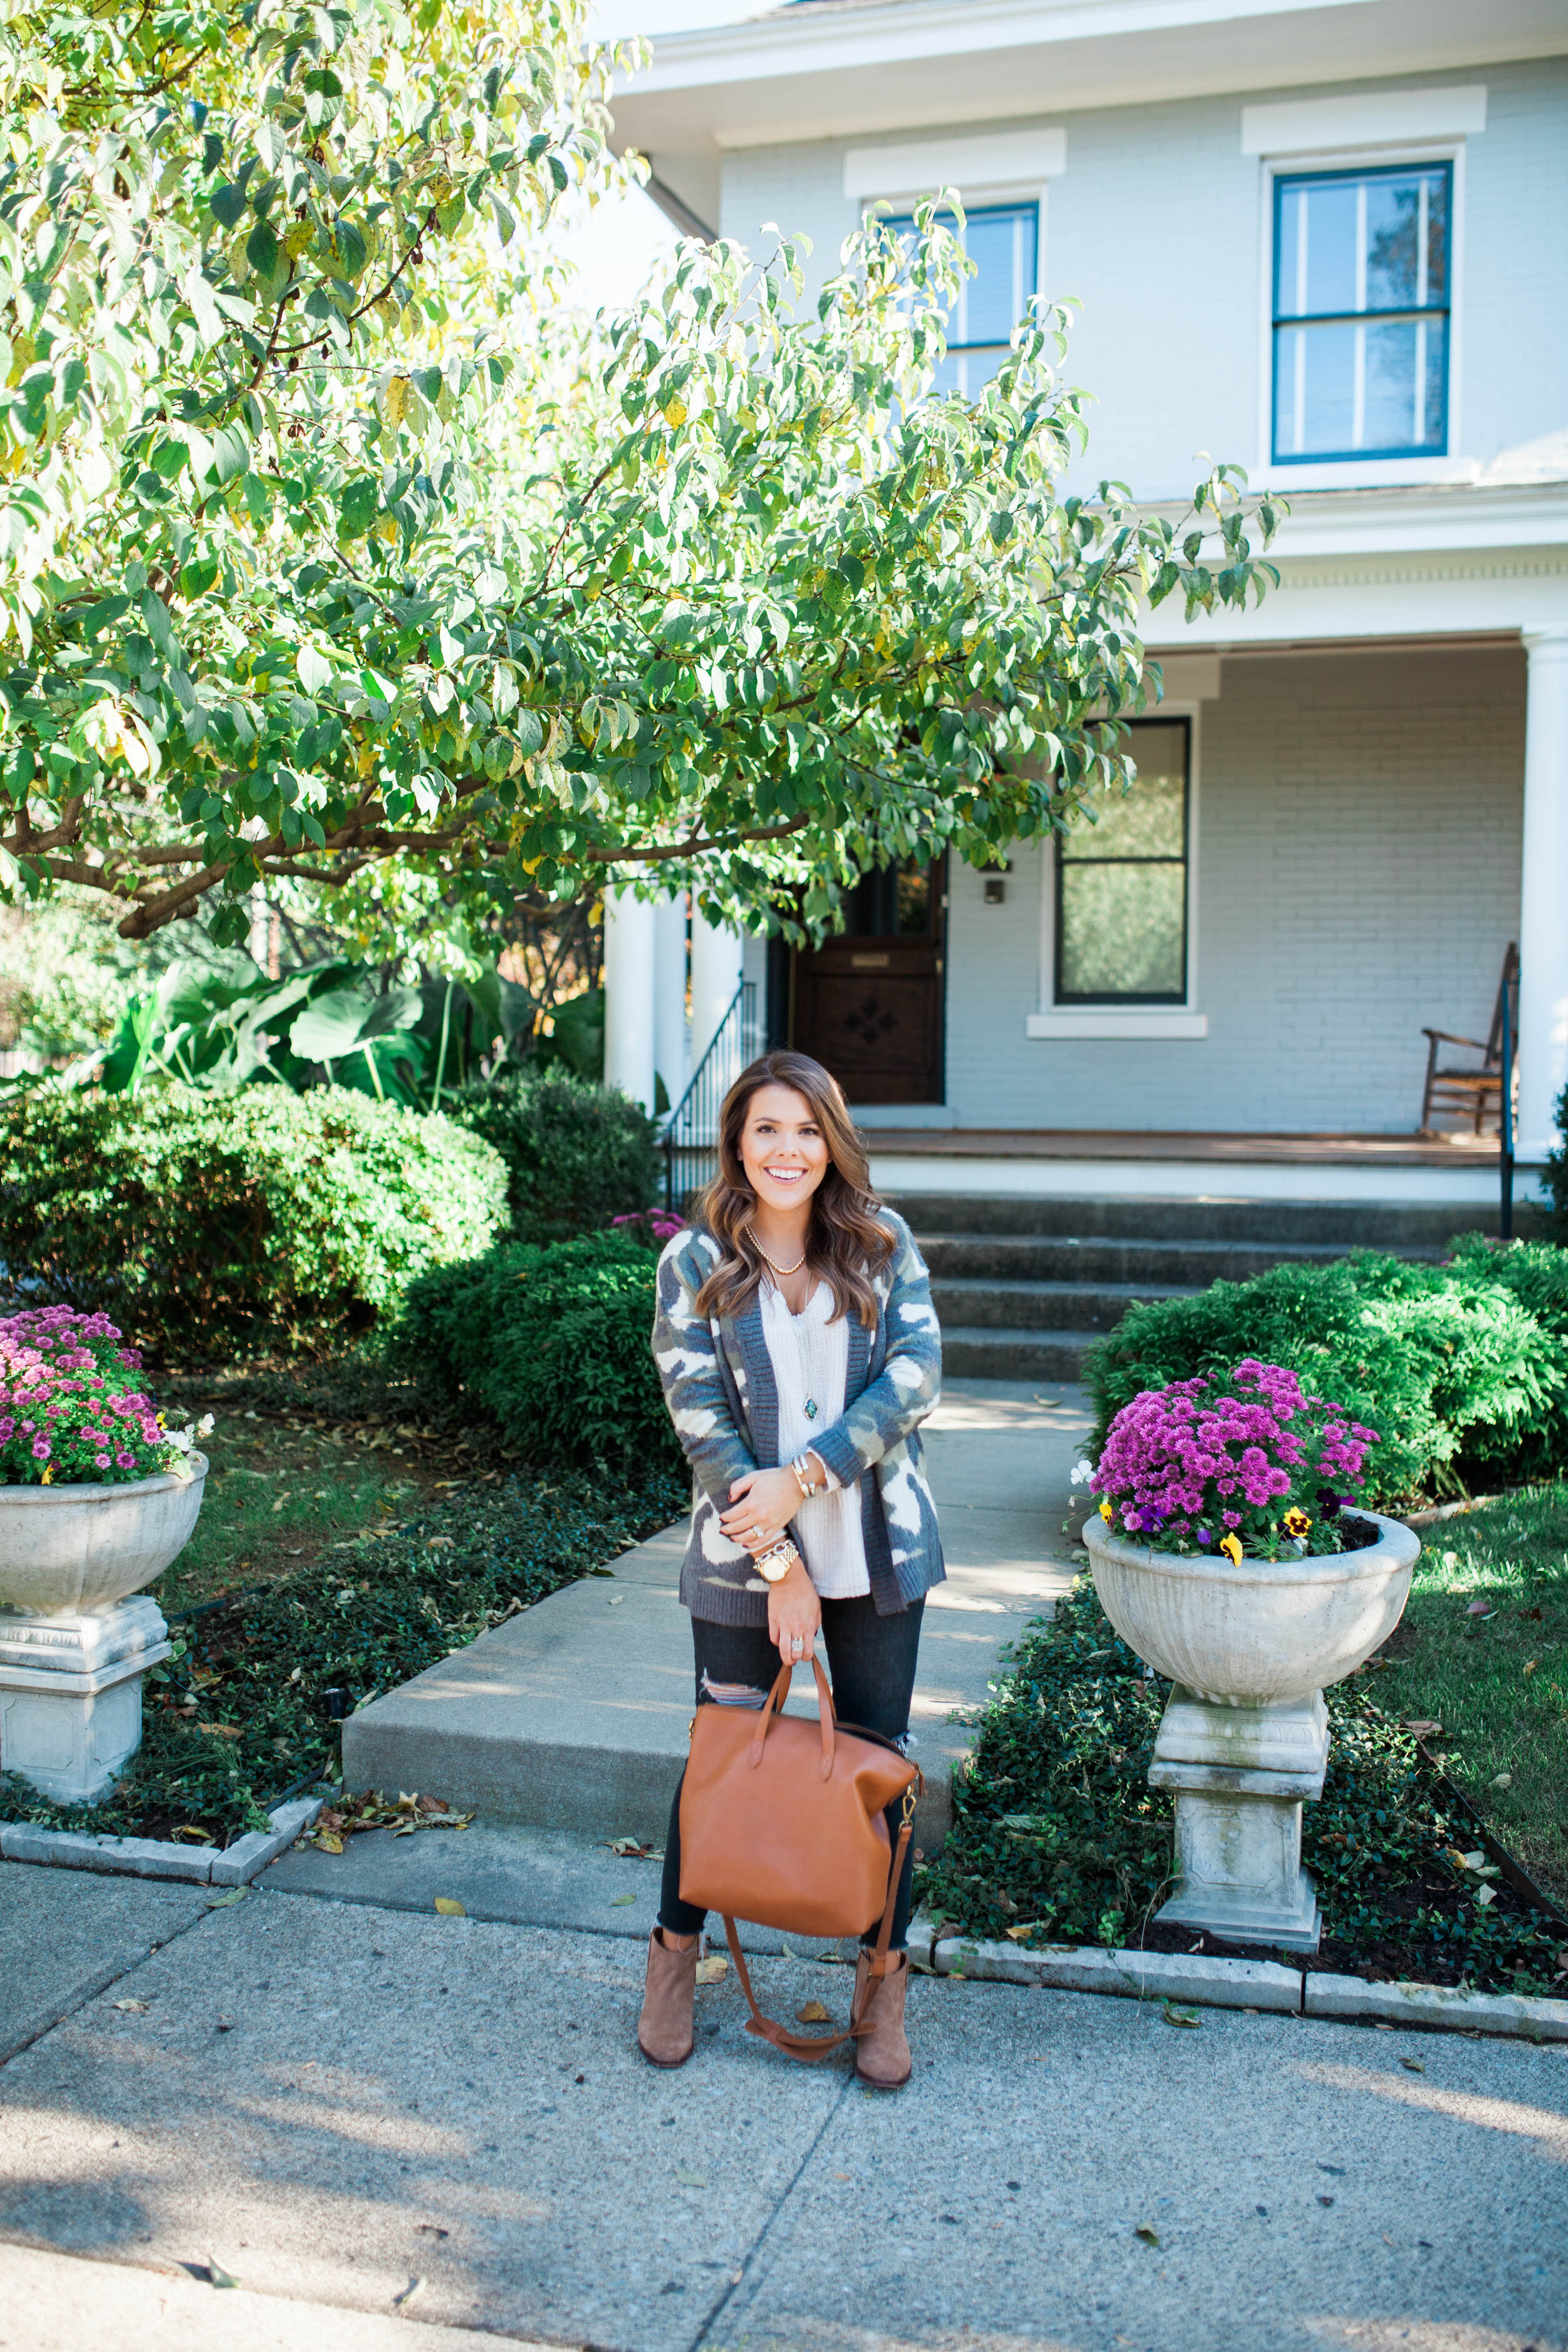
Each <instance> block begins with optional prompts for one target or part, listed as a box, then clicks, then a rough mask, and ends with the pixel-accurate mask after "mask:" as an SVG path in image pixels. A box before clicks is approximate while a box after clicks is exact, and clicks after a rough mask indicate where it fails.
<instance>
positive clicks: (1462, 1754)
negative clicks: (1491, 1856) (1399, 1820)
mask: <svg viewBox="0 0 1568 2352" xmlns="http://www.w3.org/2000/svg"><path fill="white" fill-rule="evenodd" d="M1478 1601H1479V1602H1483V1603H1484V1604H1485V1607H1484V1610H1479V1609H1476V1608H1475V1607H1474V1606H1473V1604H1474V1603H1476V1602H1478ZM1384 1656H1385V1659H1386V1660H1391V1661H1392V1663H1391V1664H1385V1665H1384V1667H1383V1670H1382V1672H1381V1673H1380V1674H1379V1675H1378V1681H1377V1697H1378V1700H1379V1702H1380V1704H1381V1705H1383V1706H1386V1707H1388V1708H1390V1709H1391V1710H1396V1711H1397V1712H1398V1714H1399V1715H1401V1716H1402V1717H1405V1718H1406V1720H1409V1719H1411V1718H1417V1719H1418V1718H1420V1717H1427V1718H1435V1719H1436V1720H1437V1722H1438V1723H1440V1724H1441V1726H1442V1730H1441V1733H1440V1734H1439V1733H1436V1732H1434V1733H1432V1734H1430V1735H1429V1736H1428V1740H1427V1744H1428V1746H1429V1747H1431V1748H1433V1749H1434V1750H1436V1751H1437V1753H1438V1754H1440V1755H1441V1756H1442V1757H1443V1758H1444V1759H1446V1763H1447V1769H1448V1773H1449V1776H1450V1778H1451V1779H1452V1780H1455V1781H1456V1782H1457V1783H1458V1786H1459V1787H1460V1788H1461V1789H1462V1790H1464V1792H1465V1794H1466V1796H1468V1797H1469V1800H1470V1801H1471V1802H1472V1804H1474V1805H1475V1806H1476V1807H1477V1809H1478V1810H1479V1811H1480V1812H1482V1813H1483V1814H1484V1815H1485V1816H1486V1819H1487V1822H1488V1825H1489V1826H1490V1829H1491V1830H1492V1831H1493V1832H1494V1834H1495V1835H1496V1836H1498V1837H1500V1839H1501V1840H1502V1842H1503V1843H1504V1844H1505V1845H1506V1846H1507V1847H1508V1848H1509V1849H1510V1851H1511V1853H1514V1854H1516V1855H1517V1856H1518V1858H1519V1860H1520V1861H1521V1863H1522V1864H1524V1866H1525V1868H1526V1870H1528V1871H1529V1872H1530V1874H1531V1876H1532V1877H1533V1878H1534V1879H1535V1880H1536V1881H1537V1883H1538V1884H1539V1885H1541V1886H1542V1887H1543V1888H1544V1889H1545V1890H1546V1892H1547V1893H1548V1894H1550V1895H1553V1896H1554V1897H1555V1898H1556V1900H1557V1901H1558V1903H1559V1904H1563V1905H1568V1481H1563V1480H1559V1481H1558V1482H1557V1483H1556V1484H1554V1485H1552V1486H1536V1487H1532V1488H1531V1489H1530V1490H1529V1491H1528V1492H1525V1493H1522V1494H1521V1495H1519V1496H1513V1497H1511V1498H1510V1499H1508V1500H1506V1501H1504V1502H1500V1503H1493V1504H1490V1505H1489V1506H1488V1507H1486V1508H1485V1509H1483V1510H1479V1511H1475V1512H1471V1513H1468V1514H1467V1515H1466V1516H1465V1517H1461V1518H1455V1519H1449V1520H1446V1521H1444V1522H1442V1523H1441V1524H1439V1525H1438V1526H1437V1527H1435V1528H1431V1529H1430V1530H1429V1531H1428V1536H1427V1544H1426V1548H1425V1549H1424V1550H1423V1551H1422V1554H1421V1558H1420V1559H1419V1561H1418V1562H1417V1563H1416V1576H1415V1580H1414V1583H1413V1584H1412V1586H1411V1591H1410V1600H1409V1603H1408V1606H1407V1607H1406V1612H1405V1617H1404V1622H1403V1623H1402V1624H1401V1625H1400V1627H1399V1630H1398V1632H1397V1633H1396V1634H1395V1635H1394V1636H1393V1638H1392V1640H1391V1641H1390V1642H1389V1643H1388V1644H1387V1646H1386V1648H1385V1653H1384Z"/></svg>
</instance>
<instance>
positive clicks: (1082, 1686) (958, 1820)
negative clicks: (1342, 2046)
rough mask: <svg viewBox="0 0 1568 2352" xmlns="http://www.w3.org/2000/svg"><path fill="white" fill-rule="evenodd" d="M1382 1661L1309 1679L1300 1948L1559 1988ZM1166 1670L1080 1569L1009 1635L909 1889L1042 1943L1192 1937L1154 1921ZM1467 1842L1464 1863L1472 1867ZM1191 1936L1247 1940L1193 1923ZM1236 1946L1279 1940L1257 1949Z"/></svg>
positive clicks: (1549, 1927)
mask: <svg viewBox="0 0 1568 2352" xmlns="http://www.w3.org/2000/svg"><path fill="white" fill-rule="evenodd" d="M1385 1679H1387V1677H1385V1675H1381V1674H1376V1673H1374V1674H1370V1675H1369V1674H1363V1675H1355V1676H1353V1677H1352V1678H1351V1679H1350V1680H1349V1681H1348V1682H1345V1683H1342V1684H1340V1685H1338V1686H1337V1688H1336V1689H1334V1690H1331V1691H1329V1692H1328V1693H1327V1694H1326V1697H1327V1704H1328V1710H1329V1725H1330V1732H1331V1736H1332V1741H1333V1746H1332V1749H1331V1754H1330V1761H1329V1770H1328V1778H1327V1781H1326V1783H1325V1786H1324V1789H1323V1794H1322V1799H1321V1800H1320V1801H1318V1802H1317V1803H1316V1804H1311V1805H1308V1806H1307V1807H1306V1809H1305V1814H1304V1829H1303V1839H1302V1859H1303V1861H1304V1862H1305V1863H1306V1865H1307V1867H1308V1869H1309V1870H1311V1872H1312V1875H1313V1877H1314V1879H1315V1880H1316V1882H1317V1886H1318V1892H1319V1895H1320V1897H1321V1900H1322V1908H1323V1923H1324V1924H1323V1939H1322V1947H1321V1948H1320V1950H1319V1951H1318V1952H1317V1953H1316V1954H1315V1955H1313V1956H1312V1958H1310V1959H1308V1961H1307V1963H1306V1965H1307V1966H1309V1967H1311V1968H1315V1969H1329V1970H1333V1971H1338V1972H1341V1973H1343V1974H1346V1975H1356V1976H1363V1977H1368V1978H1378V1979H1397V1978H1411V1979H1416V1980H1417V1981H1420V1982H1423V1983H1427V1984H1444V1985H1458V1984H1465V1985H1469V1986H1471V1987H1473V1988H1476V1989H1478V1990H1488V1991H1501V1992H1525V1993H1544V1992H1550V1991H1555V1992H1559V1993H1560V1992H1562V1991H1563V1981H1562V1980H1561V1979H1560V1977H1559V1970H1560V1969H1563V1968H1564V1967H1568V1950H1563V1949H1562V1946H1563V1936H1562V1932H1561V1930H1560V1929H1559V1928H1557V1927H1555V1925H1554V1923H1553V1922H1552V1919H1551V1917H1550V1916H1548V1915H1546V1914H1543V1913H1536V1912H1532V1911H1531V1909H1530V1908H1529V1906H1526V1905H1524V1904H1523V1903H1521V1901H1520V1900H1519V1898H1518V1897H1517V1896H1515V1895H1513V1894H1512V1893H1511V1890H1510V1889H1509V1888H1508V1887H1507V1886H1506V1885H1503V1884H1502V1883H1501V1882H1500V1880H1498V1879H1497V1878H1496V1877H1495V1876H1493V1875H1483V1874H1482V1872H1483V1871H1484V1870H1485V1869H1486V1867H1487V1865H1486V1864H1485V1860H1484V1856H1481V1857H1478V1858H1477V1861H1467V1860H1466V1859H1465V1857H1467V1856H1473V1855H1475V1853H1476V1848H1475V1839H1474V1835H1473V1832H1471V1831H1470V1829H1469V1827H1468V1826H1467V1824H1466V1822H1464V1821H1463V1819H1462V1818H1461V1817H1459V1815H1458V1809H1457V1808H1455V1807H1454V1806H1453V1804H1452V1802H1451V1801H1450V1800H1448V1799H1446V1798H1445V1795H1444V1791H1443V1788H1442V1782H1441V1779H1440V1776H1439V1775H1438V1773H1437V1771H1436V1769H1434V1768H1433V1766H1432V1765H1431V1763H1430V1762H1428V1761H1427V1759H1425V1758H1424V1757H1423V1756H1422V1754H1421V1752H1420V1749H1419V1748H1418V1746H1417V1743H1416V1734H1415V1733H1414V1732H1412V1731H1410V1730H1409V1729H1407V1728H1406V1727H1405V1725H1404V1724H1403V1723H1402V1721H1401V1720H1400V1719H1399V1717H1397V1716H1396V1715H1395V1714H1394V1713H1393V1712H1392V1710H1391V1709H1390V1707H1389V1706H1387V1704H1386V1703H1385V1698H1384V1693H1383V1685H1384V1682H1385ZM1169 1689H1170V1686H1169V1685H1168V1684H1167V1683H1166V1682H1165V1681H1163V1680H1162V1679H1161V1678H1160V1677H1159V1676H1158V1675H1155V1674H1152V1673H1149V1672H1146V1671H1145V1670H1144V1669H1143V1668H1141V1666H1140V1664H1139V1662H1138V1660H1137V1659H1136V1658H1135V1657H1134V1655H1133V1653H1132V1652H1131V1651H1130V1650H1129V1649H1128V1648H1127V1646H1126V1644H1125V1643H1124V1642H1123V1641H1122V1640H1121V1639H1120V1637H1119V1636H1118V1635H1117V1633H1115V1631H1114V1629H1113V1626H1112V1624H1111V1622H1110V1620H1109V1619H1108V1618H1107V1617H1106V1616H1105V1614H1104V1612H1103V1610H1102V1609H1101V1607H1100V1603H1099V1600H1098V1598H1097V1596H1096V1594H1095V1591H1094V1588H1093V1585H1092V1582H1091V1580H1089V1578H1088V1577H1086V1576H1083V1577H1080V1578H1079V1580H1078V1581H1077V1582H1076V1584H1075V1585H1074V1586H1073V1587H1072V1590H1071V1592H1070V1593H1068V1594H1066V1595H1065V1596H1064V1597H1063V1598H1062V1600H1061V1601H1059V1602H1058V1603H1057V1609H1056V1615H1055V1618H1054V1620H1053V1621H1052V1622H1050V1623H1045V1622H1038V1621H1037V1622H1035V1623H1034V1624H1032V1625H1031V1626H1030V1628H1029V1630H1028V1632H1027V1633H1025V1634H1024V1636H1023V1638H1022V1640H1021V1641H1020V1642H1019V1643H1018V1644H1017V1645H1016V1646H1015V1648H1014V1649H1013V1650H1012V1652H1011V1653H1010V1654H1009V1662H1008V1667H1007V1671H1006V1673H1005V1675H1003V1676H1002V1677H1001V1678H999V1679H998V1683H997V1685H996V1691H995V1696H994V1697H993V1699H992V1701H991V1703H990V1705H989V1706H988V1708H987V1709H986V1711H985V1714H984V1715H983V1717H981V1719H980V1721H979V1724H978V1726H977V1734H976V1739H975V1745H974V1748H973V1750H972V1751H971V1758H970V1764H969V1769H968V1770H967V1773H965V1774H963V1775H961V1776H959V1777H958V1778H957V1779H956V1780H955V1783H954V1792H953V1798H954V1827H953V1831H952V1834H951V1835H950V1836H949V1838H948V1840H947V1843H946V1846H945V1847H944V1849H943V1851H942V1853H941V1854H940V1855H939V1856H938V1857H937V1859H936V1861H935V1862H932V1863H928V1864H925V1865H924V1867H923V1869H922V1871H921V1874H920V1878H919V1881H918V1890H919V1895H920V1899H921V1900H922V1901H923V1902H924V1903H925V1906H927V1907H928V1908H929V1910H930V1911H931V1912H932V1913H933V1914H934V1915H935V1916H936V1917H937V1918H938V1919H940V1920H941V1921H943V1922H944V1923H945V1931H946V1933H949V1934H951V1933H953V1932H955V1931H960V1932H967V1933H968V1934H970V1935H973V1936H976V1937H1011V1938H1012V1939H1013V1940H1014V1941H1015V1942H1018V1943H1019V1944H1020V1945H1022V1946H1024V1947H1026V1948H1028V1947H1031V1946H1033V1947H1038V1946H1041V1945H1046V1944H1074V1945H1077V1944H1098V1945H1103V1946H1122V1945H1130V1946H1134V1947H1142V1948H1146V1949H1149V1950H1166V1951H1169V1950H1181V1951H1186V1950H1190V1949H1192V1948H1193V1947H1194V1945H1195V1942H1196V1941H1197V1938H1196V1937H1195V1935H1194V1932H1193V1931H1192V1930H1191V1929H1189V1928H1182V1929H1180V1930H1177V1931H1175V1932H1173V1931H1171V1930H1169V1929H1166V1928H1162V1927H1157V1926H1155V1913H1156V1912H1157V1911H1158V1909H1159V1907H1160V1906H1161V1904H1162V1903H1164V1902H1165V1901H1166V1897H1167V1896H1168V1895H1170V1894H1171V1893H1172V1892H1173V1891H1174V1882H1173V1876H1172V1873H1173V1861H1172V1803H1171V1799H1170V1798H1169V1796H1168V1795H1167V1794H1166V1792H1165V1791H1164V1790H1154V1789H1151V1788H1150V1787H1149V1785H1148V1780H1147V1773H1148V1769H1149V1762H1150V1759H1151V1756H1152V1753H1153V1749H1154V1743H1155V1733H1156V1731H1157V1730H1158V1728H1159V1721H1160V1716H1161V1714H1162V1712H1163V1710H1164V1707H1165V1704H1166V1698H1167V1697H1168V1696H1169ZM1478 1862H1479V1865H1480V1866H1479V1868H1478ZM1202 1948H1203V1949H1204V1950H1205V1951H1208V1952H1214V1953H1218V1954H1222V1955H1223V1954H1231V1955H1233V1956H1236V1957H1245V1956H1248V1953H1249V1948H1244V1947H1239V1946H1233V1945H1228V1944H1219V1943H1216V1942H1214V1941H1212V1939H1209V1938H1204V1939H1203V1941H1202ZM1250 1956H1251V1957H1253V1958H1276V1957H1279V1958H1286V1959H1288V1960H1290V1961H1291V1962H1292V1963H1294V1964H1296V1965H1300V1964H1301V1955H1300V1954H1297V1953H1288V1954H1280V1955H1276V1954H1274V1953H1273V1952H1271V1951H1266V1950H1262V1949H1259V1950H1257V1951H1253V1952H1251V1953H1250Z"/></svg>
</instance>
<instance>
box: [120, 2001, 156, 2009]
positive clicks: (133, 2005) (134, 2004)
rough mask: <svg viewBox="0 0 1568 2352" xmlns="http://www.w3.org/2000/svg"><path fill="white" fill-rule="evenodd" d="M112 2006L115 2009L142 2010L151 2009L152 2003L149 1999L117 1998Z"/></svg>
mask: <svg viewBox="0 0 1568 2352" xmlns="http://www.w3.org/2000/svg"><path fill="white" fill-rule="evenodd" d="M114 2006H115V2008H116V2009H136V2010H142V2009H151V2008H152V2002H151V2001H150V2000H117V2001H116V2002H115V2004H114Z"/></svg>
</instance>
